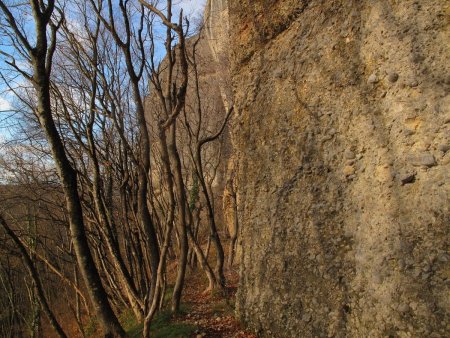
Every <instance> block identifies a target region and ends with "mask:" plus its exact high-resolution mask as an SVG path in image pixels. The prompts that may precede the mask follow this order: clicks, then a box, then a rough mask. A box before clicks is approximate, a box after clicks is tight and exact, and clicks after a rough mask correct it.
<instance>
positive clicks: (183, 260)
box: [169, 121, 189, 313]
mask: <svg viewBox="0 0 450 338" xmlns="http://www.w3.org/2000/svg"><path fill="white" fill-rule="evenodd" d="M175 135H176V121H175V122H174V123H173V124H172V125H171V126H170V146H169V155H170V159H171V162H172V163H173V168H174V177H175V181H174V182H175V191H176V193H177V197H178V203H177V207H178V230H179V236H180V257H179V259H178V271H177V279H176V281H175V286H174V289H173V295H172V304H171V310H172V312H174V313H177V312H179V311H180V302H181V293H182V291H183V286H184V278H185V275H186V266H187V258H188V257H187V254H188V248H189V246H188V245H189V244H188V237H187V224H186V205H187V203H186V191H185V189H184V181H183V175H182V172H181V161H180V155H179V154H178V150H177V144H176V137H175Z"/></svg>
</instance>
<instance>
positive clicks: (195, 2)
mask: <svg viewBox="0 0 450 338" xmlns="http://www.w3.org/2000/svg"><path fill="white" fill-rule="evenodd" d="M174 3H175V7H176V8H183V13H184V14H185V15H186V16H188V17H191V18H195V17H198V16H201V15H203V11H204V10H205V5H206V0H179V1H176V2H174Z"/></svg>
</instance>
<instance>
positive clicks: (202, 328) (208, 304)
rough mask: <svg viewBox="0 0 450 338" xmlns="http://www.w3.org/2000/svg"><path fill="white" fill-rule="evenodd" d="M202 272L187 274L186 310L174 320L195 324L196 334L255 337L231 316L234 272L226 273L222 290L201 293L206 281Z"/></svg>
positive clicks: (211, 336)
mask: <svg viewBox="0 0 450 338" xmlns="http://www.w3.org/2000/svg"><path fill="white" fill-rule="evenodd" d="M201 274H202V272H201V271H198V272H197V273H195V274H190V275H189V276H188V280H187V283H186V290H185V292H184V304H186V306H187V312H186V313H185V314H184V315H183V316H180V317H179V318H177V319H176V321H178V322H181V323H184V324H188V325H192V326H194V327H196V330H195V331H194V336H195V337H198V338H200V337H206V338H215V337H223V338H256V336H255V335H253V334H251V333H249V332H246V331H245V330H244V328H243V327H242V325H241V324H240V323H239V322H238V321H237V320H236V318H235V316H234V305H235V294H236V289H237V282H238V276H237V274H236V273H235V272H234V271H229V272H228V273H227V276H226V277H227V287H226V289H225V294H204V293H203V291H204V287H205V285H204V284H205V282H204V279H203V276H202V275H201ZM202 281H203V282H202Z"/></svg>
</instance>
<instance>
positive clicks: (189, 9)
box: [0, 0, 207, 143]
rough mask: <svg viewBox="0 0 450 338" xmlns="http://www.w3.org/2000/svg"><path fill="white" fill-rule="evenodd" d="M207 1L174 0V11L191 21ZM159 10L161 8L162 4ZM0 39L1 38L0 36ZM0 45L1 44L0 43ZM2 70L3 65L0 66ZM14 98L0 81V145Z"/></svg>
mask: <svg viewBox="0 0 450 338" xmlns="http://www.w3.org/2000/svg"><path fill="white" fill-rule="evenodd" d="M206 1H207V0H174V1H173V4H174V9H175V12H177V11H178V10H179V9H180V8H183V12H184V14H185V15H186V16H188V17H190V18H191V19H194V18H198V17H200V16H201V15H202V13H203V10H204V8H205V4H206ZM161 3H162V6H161V8H163V7H164V6H163V2H161ZM0 39H1V36H0ZM0 45H1V43H0ZM0 63H2V60H0ZM0 67H1V68H3V65H0ZM13 100H14V97H13V96H12V95H8V93H7V92H6V88H5V86H4V84H3V83H1V80H0V143H1V142H2V140H4V139H5V137H8V136H9V133H8V129H7V128H6V126H5V118H6V117H7V115H10V112H9V110H10V109H12V108H13Z"/></svg>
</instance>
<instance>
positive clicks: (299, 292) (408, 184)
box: [228, 0, 450, 337]
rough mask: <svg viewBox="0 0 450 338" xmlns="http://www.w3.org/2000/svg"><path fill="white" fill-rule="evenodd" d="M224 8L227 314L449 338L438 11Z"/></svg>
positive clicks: (292, 330)
mask: <svg viewBox="0 0 450 338" xmlns="http://www.w3.org/2000/svg"><path fill="white" fill-rule="evenodd" d="M228 2H229V27H230V37H231V38H230V45H231V52H232V53H231V63H232V79H233V89H234V104H235V107H236V111H237V112H238V118H237V121H236V123H235V129H234V153H235V156H237V157H238V159H239V165H238V166H236V168H238V169H237V170H238V172H237V179H238V181H237V200H238V212H239V225H240V227H241V233H240V236H241V240H242V259H241V277H240V286H239V291H238V295H237V304H238V314H239V316H240V317H241V318H242V319H243V320H244V321H246V322H247V323H248V324H249V325H250V326H251V327H253V328H254V329H255V331H258V332H259V333H261V335H262V336H268V337H444V336H446V334H448V332H449V330H450V327H449V325H450V322H449V313H450V311H449V310H450V299H449V278H450V264H449V258H450V256H449V237H450V236H449V224H450V210H449V208H450V177H449V175H450V164H449V163H450V151H449V148H450V115H449V114H450V99H449V96H448V93H449V90H450V73H449V68H448V65H449V64H450V53H449V49H448V41H450V33H449V14H450V12H449V6H448V4H447V3H446V2H445V1H441V0H427V1H425V0H422V1H417V0H416V1H412V0H405V1H383V0H370V1H369V0H358V1H356V0H353V1H344V0H321V1H313V0H311V1H306V0H304V1H299V0H282V1H275V0H251V1H250V0H239V1H238V0H229V1H228Z"/></svg>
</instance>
